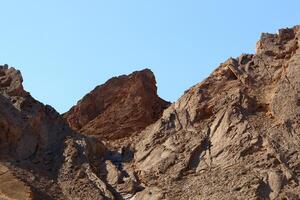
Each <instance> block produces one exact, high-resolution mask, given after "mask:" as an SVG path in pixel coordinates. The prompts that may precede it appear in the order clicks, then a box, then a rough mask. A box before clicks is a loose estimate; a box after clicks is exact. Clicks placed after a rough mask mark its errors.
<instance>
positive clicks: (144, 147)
mask: <svg viewBox="0 0 300 200" xmlns="http://www.w3.org/2000/svg"><path fill="white" fill-rule="evenodd" d="M299 36H300V27H299V26H297V27H294V28H292V29H282V30H280V31H279V33H278V34H262V37H261V40H260V41H259V42H258V43H257V53H256V54H255V55H248V54H244V55H241V56H240V57H239V58H236V59H233V58H231V59H229V60H227V61H226V62H224V63H222V64H221V65H220V66H219V67H218V68H217V69H216V70H215V71H214V72H213V73H212V74H211V75H210V76H209V77H208V78H207V79H206V80H204V81H203V82H202V83H199V84H197V85H195V86H194V87H192V88H191V89H189V90H188V91H187V92H186V93H185V94H184V95H183V96H182V97H181V98H180V99H179V100H178V101H177V102H176V103H174V104H172V105H171V106H170V107H169V108H168V109H167V110H166V111H165V112H164V114H163V117H162V118H161V119H159V120H158V121H157V122H156V123H154V124H153V125H151V126H150V127H148V128H147V129H146V130H144V132H143V133H142V134H140V136H141V138H139V139H138V140H137V141H138V142H137V143H136V145H135V151H136V154H135V166H136V171H137V172H138V173H139V174H140V180H141V182H142V183H144V185H147V188H148V191H150V193H148V196H149V194H152V196H151V195H150V196H149V197H147V198H146V197H143V198H137V199H156V196H157V194H158V193H159V194H161V196H162V197H161V198H159V199H271V200H272V199H300V187H299V176H300V171H299V169H300V168H299V167H300V159H299V158H300V154H299V147H300V138H299V136H300V135H299V134H300V125H299V124H300V123H299V122H300V121H299V120H300V104H299V98H300V96H299V94H300V82H299V81H300V51H299V46H298V45H299V39H298V38H299ZM152 188H153V190H154V191H155V192H151V189H152ZM145 191H146V190H145Z"/></svg>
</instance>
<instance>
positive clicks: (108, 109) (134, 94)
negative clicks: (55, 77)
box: [64, 69, 169, 139]
mask: <svg viewBox="0 0 300 200" xmlns="http://www.w3.org/2000/svg"><path fill="white" fill-rule="evenodd" d="M168 105H169V103H168V102H166V101H164V100H162V99H161V98H160V97H158V95H157V87H156V80H155V76H154V74H153V72H152V71H151V70H149V69H144V70H142V71H136V72H133V73H132V74H130V75H122V76H118V77H114V78H111V79H110V80H108V81H107V82H106V83H104V84H103V85H100V86H97V87H96V88H95V89H94V90H93V91H91V92H90V93H89V94H87V95H86V96H84V97H83V98H82V99H81V100H80V101H79V102H78V103H77V105H76V106H74V107H72V108H71V109H70V111H68V112H67V113H65V114H64V118H65V119H66V120H67V122H68V123H69V125H70V127H72V128H73V129H74V130H77V131H80V132H81V133H84V134H88V135H98V136H99V137H102V138H108V139H109V138H123V137H125V136H129V135H131V134H132V133H134V132H137V131H141V130H142V129H144V128H145V127H146V126H148V125H149V124H151V123H153V122H155V121H156V120H157V119H158V118H159V117H160V116H161V113H162V111H163V110H164V109H165V108H166V107H167V106H168Z"/></svg>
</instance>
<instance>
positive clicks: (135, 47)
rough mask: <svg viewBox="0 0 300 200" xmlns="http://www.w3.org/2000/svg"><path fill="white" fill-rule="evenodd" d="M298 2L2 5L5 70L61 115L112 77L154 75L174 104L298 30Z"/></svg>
mask: <svg viewBox="0 0 300 200" xmlns="http://www.w3.org/2000/svg"><path fill="white" fill-rule="evenodd" d="M299 7H300V1H298V0H285V1H281V0H251V1H241V0H207V1H204V0H203V1H201V0H184V1H183V0H181V1H179V0H151V1H146V0H106V1H104V0H86V1H82V0H51V1H50V0H45V1H39V0H35V1H33V0H26V1H21V0H18V1H16V0H9V1H1V17H0V22H1V23H0V24H1V32H0V36H1V37H0V38H1V40H0V41H1V48H0V63H2V64H4V63H7V64H9V65H10V66H14V67H16V68H18V69H20V70H21V71H22V74H23V77H24V85H25V88H26V90H28V91H29V92H30V93H31V94H32V95H33V96H34V97H35V98H36V99H38V100H39V101H42V102H43V103H45V104H50V105H52V106H53V107H55V108H56V109H57V110H58V111H59V112H64V111H67V110H68V109H69V108H70V107H71V106H72V105H74V104H75V103H76V102H77V101H78V100H79V99H80V98H81V97H82V96H83V95H85V94H86V93H87V92H88V91H90V90H92V89H93V88H94V87H95V86H96V85H99V84H102V83H104V82H105V81H106V80H107V79H109V78H111V77H112V76H116V75H121V74H128V73H130V72H132V71H134V70H140V69H143V68H146V67H147V68H150V69H152V71H153V72H154V73H155V75H156V78H157V82H158V90H159V95H160V96H161V97H163V98H165V99H167V100H170V101H176V99H178V98H179V97H180V96H181V95H182V94H183V92H184V90H186V89H188V88H189V87H190V86H192V85H194V84H195V83H198V82H200V81H201V80H203V79H204V78H205V77H206V76H208V75H209V74H210V72H211V71H212V70H213V69H214V68H216V67H217V66H218V65H219V63H221V62H223V61H225V60H226V59H227V58H228V57H230V56H232V57H237V56H239V55H240V54H241V53H253V52H254V50H255V43H256V41H257V40H258V39H259V37H260V33H261V32H276V31H277V29H279V28H283V27H290V26H293V25H296V24H300V12H299Z"/></svg>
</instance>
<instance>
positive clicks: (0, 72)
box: [0, 64, 29, 97]
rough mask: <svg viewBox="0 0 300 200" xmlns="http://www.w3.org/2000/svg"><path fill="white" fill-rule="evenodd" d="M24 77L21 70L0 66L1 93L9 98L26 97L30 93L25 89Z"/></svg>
mask: <svg viewBox="0 0 300 200" xmlns="http://www.w3.org/2000/svg"><path fill="white" fill-rule="evenodd" d="M22 83H23V77H22V74H21V72H20V71H19V70H16V69H15V68H13V67H8V65H7V64H5V65H1V66H0V92H1V93H6V95H9V96H20V97H26V96H28V95H29V93H28V92H26V91H24V88H23V84H22Z"/></svg>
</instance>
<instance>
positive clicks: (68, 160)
mask: <svg viewBox="0 0 300 200" xmlns="http://www.w3.org/2000/svg"><path fill="white" fill-rule="evenodd" d="M118 157H119V156H118V152H113V151H110V150H108V149H107V148H106V146H105V145H104V144H103V143H102V142H101V141H100V140H98V139H97V138H94V137H89V136H83V135H80V134H78V133H76V132H73V131H72V130H71V129H70V128H69V126H68V125H67V124H66V123H65V120H64V119H63V118H62V117H61V116H60V115H59V114H58V113H57V112H56V111H55V110H54V109H53V108H52V107H50V106H48V105H46V106H45V105H43V104H41V103H40V102H38V101H36V100H35V99H34V98H32V97H31V96H30V94H29V93H28V92H26V91H25V90H24V89H23V85H22V76H21V73H20V72H19V71H18V70H16V69H14V68H9V67H8V66H0V199H14V200H16V199H20V200H26V199H34V200H36V199H43V200H47V199H63V200H65V199H72V200H76V199H80V200H85V199H86V200H88V199H99V200H100V199H101V200H102V199H116V197H117V196H120V195H119V192H118V191H120V193H121V191H123V193H122V194H124V195H127V196H128V195H129V196H133V194H134V192H135V190H130V189H129V188H130V186H132V188H133V187H134V186H133V185H134V184H136V181H135V180H134V177H133V178H130V177H125V175H124V173H125V171H124V170H123V169H120V168H119V167H118V166H117V162H118V160H119V159H118ZM6 166H7V167H6ZM108 170H109V171H108ZM116 174H117V175H118V177H115V175H116ZM126 174H127V173H126ZM124 178H126V180H123V179H124ZM112 185H114V186H115V187H118V188H120V189H114V188H113V186H112ZM122 188H123V189H124V188H125V190H121V189H122ZM131 193H132V194H131Z"/></svg>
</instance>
